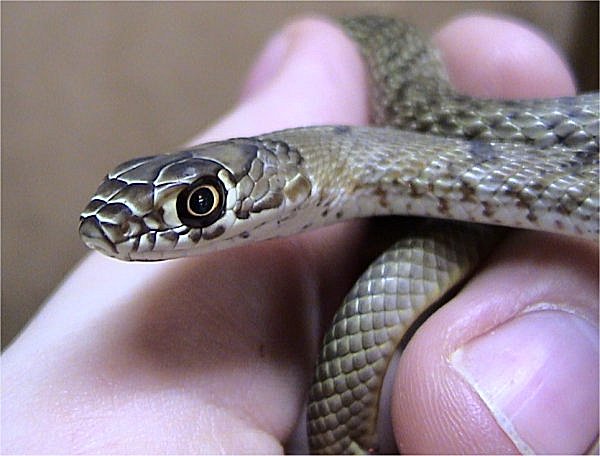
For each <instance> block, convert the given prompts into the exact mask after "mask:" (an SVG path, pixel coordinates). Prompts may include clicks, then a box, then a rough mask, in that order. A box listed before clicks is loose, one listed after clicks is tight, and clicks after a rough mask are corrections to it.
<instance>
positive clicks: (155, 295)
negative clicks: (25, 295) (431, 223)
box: [2, 16, 598, 453]
mask: <svg viewBox="0 0 600 456" xmlns="http://www.w3.org/2000/svg"><path fill="white" fill-rule="evenodd" d="M435 42H436V44H437V46H438V47H439V49H440V50H441V52H442V55H443V57H444V59H445V61H446V63H447V66H448V71H449V74H450V76H451V80H452V81H453V83H454V84H455V85H456V86H457V88H458V89H459V90H461V91H463V92H465V93H470V94H473V95H477V96H486V97H497V98H500V97H511V98H514V97H536V96H538V97H554V96H559V95H570V94H573V93H574V91H575V86H574V83H573V79H572V77H571V75H570V72H569V70H568V69H567V67H566V65H565V63H564V62H563V61H562V59H561V57H560V55H559V54H557V52H556V51H554V50H553V49H552V47H551V46H550V45H549V44H548V42H547V41H545V39H544V38H541V37H540V35H538V34H537V33H536V32H534V31H533V30H532V29H531V28H530V27H528V26H526V25H524V24H521V23H519V22H517V21H514V20H510V19H506V18H490V17H482V16H478V17H475V16H470V17H463V18H459V19H456V20H454V21H452V22H450V23H448V24H447V25H446V26H445V27H444V28H443V29H441V30H440V31H439V32H438V33H437V34H436V36H435ZM340 69H343V71H341V70H340ZM201 89H202V88H199V90H201ZM366 93H367V89H366V80H365V77H364V73H363V68H362V63H361V60H360V57H359V55H358V54H357V52H356V50H355V48H354V47H353V44H352V42H351V41H349V40H348V39H347V38H346V36H345V35H344V34H343V33H342V32H341V31H340V30H339V29H337V28H336V27H334V25H332V24H331V23H328V22H326V21H324V20H322V19H316V18H305V19H300V20H296V21H294V22H292V23H290V24H288V25H287V26H286V27H285V28H284V29H283V31H282V32H281V34H280V35H278V38H275V39H274V40H273V41H271V42H270V45H269V46H267V49H266V50H265V51H264V52H263V54H262V56H261V57H260V58H259V59H258V62H257V63H256V65H255V67H254V69H253V70H252V71H251V73H250V76H249V78H248V81H247V83H246V85H245V88H244V90H243V96H242V99H241V101H240V102H239V104H238V105H237V106H236V107H234V108H233V110H232V111H231V112H230V113H229V114H227V115H226V116H224V117H223V118H222V119H220V120H219V121H218V122H217V123H216V124H215V125H214V126H213V127H211V128H210V129H209V130H208V131H207V132H205V133H203V134H201V135H199V136H198V138H196V139H194V141H193V142H194V143H195V142H199V141H200V140H202V141H205V140H208V139H216V138H227V137H231V136H240V135H251V134H256V133H260V132H263V131H269V130H276V129H280V128H284V127H291V126H298V125H305V124H362V123H365V122H366V120H367V97H366ZM115 165H116V164H115ZM99 177H101V176H100V175H99ZM93 190H94V189H93V188H91V187H90V193H91V192H92V191H93ZM367 226H368V225H367V223H366V222H364V221H355V222H350V223H345V224H342V225H336V226H332V227H329V228H326V229H322V230H319V231H318V232H311V233H306V234H304V235H301V236H296V237H294V238H289V239H284V240H278V241H270V242H266V243H261V244H257V245H250V246H248V247H243V248H239V249H235V250H230V251H223V252H220V253H218V254H210V255H207V256H201V257H194V258H188V259H183V260H179V261H170V262H164V263H156V264H128V263H123V262H119V261H115V260H111V259H108V258H106V257H103V256H101V255H99V254H97V253H91V254H90V255H89V256H87V257H86V258H85V259H84V260H83V261H82V262H81V263H80V264H79V265H78V266H77V267H76V269H75V270H74V271H73V272H72V274H71V275H70V276H69V277H68V278H67V279H66V280H65V282H64V283H63V284H62V285H61V286H60V287H59V288H58V290H57V291H56V292H55V294H54V295H52V296H51V297H50V298H49V299H48V301H47V302H46V304H45V305H44V306H43V308H42V310H41V312H40V313H39V314H38V315H37V316H36V317H35V318H34V320H33V321H32V322H31V324H30V325H29V326H28V327H27V328H26V330H25V331H23V333H22V334H21V335H20V336H19V337H18V339H17V340H16V341H15V342H14V343H13V344H12V345H11V346H10V347H9V348H8V349H7V350H6V351H5V353H4V354H3V359H2V451H3V452H4V453H277V452H281V451H283V449H284V445H285V444H286V442H287V441H289V439H290V436H291V435H292V433H293V430H294V428H295V425H296V422H297V420H298V419H299V416H300V415H301V413H302V410H303V406H304V402H305V400H306V392H307V388H308V385H309V382H310V379H311V376H312V366H313V363H314V361H315V355H316V351H317V347H318V344H319V341H320V337H321V334H322V330H323V328H324V326H326V324H327V320H328V319H329V318H330V316H331V312H332V311H333V309H334V308H335V306H336V305H337V304H338V303H339V302H340V300H341V298H342V297H343V295H344V293H345V292H346V291H347V289H348V288H349V286H350V284H351V282H352V280H353V279H354V278H355V277H356V275H357V274H358V273H359V271H360V268H361V267H363V266H364V262H365V258H364V257H365V256H366V255H365V254H363V253H362V252H363V251H365V250H366V249H365V247H364V246H365V245H366V244H367V243H368V242H369V239H368V238H367V234H368V233H369V231H368V229H367ZM597 257H598V250H597V246H596V245H595V244H593V243H590V242H586V241H580V240H575V239H570V238H564V237H560V236H556V235H548V234H543V233H533V232H518V233H514V234H511V235H510V236H509V237H508V238H507V239H506V240H505V241H504V242H503V243H502V244H501V245H500V246H499V247H498V249H497V250H496V251H495V252H494V253H493V254H492V256H491V258H490V259H489V261H488V262H487V263H486V264H485V265H484V266H483V267H482V268H481V270H480V272H479V273H478V275H477V276H476V277H475V278H474V279H473V280H472V281H471V282H470V283H469V284H468V285H467V286H466V287H465V288H464V290H463V291H462V292H461V293H460V294H459V295H458V296H457V297H456V298H454V299H453V300H452V301H451V302H449V303H448V304H447V305H446V306H445V307H444V308H442V309H441V310H440V311H438V312H437V313H436V314H435V315H433V316H432V317H431V318H430V319H429V320H428V321H427V322H426V323H425V324H424V325H423V326H422V327H421V328H420V329H419V331H418V332H417V334H416V335H415V337H414V338H413V340H412V341H411V343H410V344H409V345H408V347H407V349H406V351H405V353H404V356H403V357H402V359H401V361H400V363H399V364H398V366H397V372H396V380H395V383H394V387H393V390H392V392H391V394H392V397H391V415H392V428H393V434H394V438H395V440H396V442H397V444H398V446H399V447H400V448H401V449H402V450H403V451H405V452H408V453H417V452H419V453H429V452H433V453H463V452H476V453H513V452H517V451H518V448H517V447H516V446H515V443H514V440H511V438H509V436H508V435H507V433H506V432H505V431H503V430H502V429H501V427H500V426H499V424H498V422H499V418H498V417H499V416H501V415H503V416H506V417H507V419H508V421H509V422H511V423H512V426H513V427H514V429H515V431H516V433H517V434H518V435H520V438H521V440H522V441H524V442H526V444H527V445H528V446H529V447H530V448H531V449H532V450H534V451H536V452H543V453H550V452H560V453H578V452H583V451H585V450H586V448H587V447H588V445H589V444H591V443H592V441H593V439H594V438H595V436H596V435H597V429H598V406H597V404H598V265H597ZM461 347H462V348H461ZM459 349H460V350H459ZM457 350H459V351H457ZM517 372H519V373H521V374H522V375H516V374H515V373H517ZM468 378H471V379H473V378H475V379H478V380H477V383H476V384H475V383H473V382H472V383H471V384H470V383H469V381H468V380H467V379H468ZM515 378H516V379H517V380H515ZM510 381H512V382H513V383H515V384H512V387H511V388H504V387H505V386H506V385H507V384H509V383H510ZM519 381H521V383H519ZM477 391H479V392H480V393H481V394H482V396H480V395H478V393H477ZM488 393H489V394H488ZM482 397H484V399H482ZM490 397H491V398H492V399H490ZM486 402H487V404H488V405H486ZM505 429H506V427H505ZM521 450H522V447H521Z"/></svg>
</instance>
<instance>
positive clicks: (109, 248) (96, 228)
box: [79, 216, 117, 255]
mask: <svg viewBox="0 0 600 456" xmlns="http://www.w3.org/2000/svg"><path fill="white" fill-rule="evenodd" d="M79 235H80V236H81V239H82V240H83V242H84V243H85V245H87V246H88V247H89V248H91V249H95V250H100V251H102V252H106V253H108V254H109V255H110V254H115V253H117V249H116V248H115V246H114V244H113V243H112V242H111V241H110V240H109V239H108V236H107V234H106V231H105V230H104V229H103V227H102V224H101V223H100V222H99V221H98V219H97V218H96V217H94V216H90V217H85V218H81V220H80V222H79Z"/></svg>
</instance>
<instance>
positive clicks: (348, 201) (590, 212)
mask: <svg viewBox="0 0 600 456" xmlns="http://www.w3.org/2000/svg"><path fill="white" fill-rule="evenodd" d="M268 138H269V140H270V141H281V142H284V143H285V144H286V146H287V147H289V148H290V149H293V150H296V151H297V152H298V154H299V157H300V166H301V173H302V174H303V175H304V176H305V178H306V181H307V182H310V185H311V191H310V197H309V198H307V199H306V201H305V202H304V203H303V204H302V207H301V208H300V209H301V210H302V212H303V213H310V216H307V217H305V219H309V221H308V222H307V223H305V227H304V228H314V227H318V226H322V225H327V224H329V223H333V222H336V221H339V220H344V219H350V218H355V217H369V216H374V215H411V216H423V217H434V218H442V219H453V220H461V221H468V222H475V223H484V224H493V225H504V226H510V227H516V228H527V229H535V230H543V231H550V232H557V233H564V234H569V235H576V236H579V237H584V238H589V239H593V240H596V239H597V236H598V215H597V214H598V207H599V202H598V194H597V186H596V182H597V180H598V155H597V151H594V150H591V151H589V152H587V153H586V152H585V151H580V150H576V149H568V148H564V147H562V146H556V147H551V148H548V149H546V150H540V149H538V148H536V147H527V146H524V145H522V144H513V143H502V142H483V141H465V140H460V139H454V138H443V137H437V136H432V135H423V134H419V133H412V132H402V131H398V130H396V129H391V128H372V127H340V126H331V127H310V128H300V129H292V130H284V131H281V132H275V133H271V134H269V135H268ZM263 139H264V138H263ZM541 154H543V155H541ZM583 182H585V184H584V183H583ZM296 210H297V209H296V208H295V209H294V211H296Z"/></svg>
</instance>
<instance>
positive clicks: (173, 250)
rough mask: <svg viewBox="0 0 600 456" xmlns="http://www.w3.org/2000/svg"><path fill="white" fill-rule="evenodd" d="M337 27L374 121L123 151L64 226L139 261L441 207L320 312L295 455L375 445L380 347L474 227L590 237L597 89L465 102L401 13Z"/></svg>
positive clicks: (462, 273) (439, 289)
mask: <svg viewBox="0 0 600 456" xmlns="http://www.w3.org/2000/svg"><path fill="white" fill-rule="evenodd" d="M343 26H344V27H345V29H346V30H347V32H348V33H349V34H350V36H351V37H352V38H353V39H354V40H355V41H356V42H357V43H358V45H359V47H360V49H361V51H362V53H363V56H364V58H365V61H366V63H367V66H368V68H369V71H370V77H371V80H372V84H371V86H372V93H371V100H372V105H373V107H372V113H373V114H372V117H373V123H374V124H376V125H377V126H371V127H347V126H322V127H307V128H295V129H289V130H283V131H278V132H273V133H268V134H263V135H260V136H256V137H251V138H236V139H230V140H226V141H219V142H213V143H208V144H204V145H200V146H196V147H192V148H190V149H186V150H183V151H180V152H177V153H174V154H165V155H159V156H155V157H144V158H139V159H135V160H131V161H129V162H126V163H123V164H122V165H120V166H118V167H117V168H116V169H115V170H114V171H112V172H111V173H109V174H108V175H107V177H106V178H105V180H104V181H103V183H102V184H101V185H100V187H99V188H98V190H97V192H96V194H95V195H94V196H93V197H92V199H91V201H90V203H89V204H88V205H87V207H86V208H85V209H84V211H83V213H82V215H81V218H80V228H79V231H80V234H81V236H82V238H83V240H84V242H85V243H86V244H87V245H88V246H89V247H91V248H94V249H97V250H99V251H101V252H103V253H105V254H107V255H110V256H113V257H116V258H120V259H124V260H142V261H144V260H162V259H167V258H177V257H182V256H188V255H194V254H199V253H204V252H207V251H211V250H218V249H223V248H228V247H232V246H235V245H239V244H243V243H247V242H254V241H258V240H262V239H269V238H274V237H281V236H287V235H292V234H295V233H298V232H301V231H304V230H307V229H313V228H317V227H320V226H324V225H327V224H330V223H335V222H338V221H341V220H346V219H350V218H355V217H370V216H374V215H390V214H394V215H411V216H419V217H428V218H435V219H446V221H440V220H437V221H435V222H423V223H421V225H420V228H419V231H418V232H415V233H414V234H411V235H405V236H403V237H402V238H401V239H399V240H398V242H397V243H396V244H394V245H393V246H392V247H391V248H390V249H389V250H387V251H386V252H384V253H383V254H382V255H381V256H380V257H379V258H378V259H377V260H376V261H375V262H374V263H373V264H372V265H371V266H370V267H369V269H368V270H367V271H365V273H364V274H363V275H362V276H361V278H360V279H359V280H358V281H357V283H356V284H355V286H354V287H353V289H352V290H351V291H350V292H349V294H348V296H347V297H346V299H345V301H344V303H343V305H342V306H341V308H340V309H339V311H338V312H337V314H336V315H335V317H334V322H333V324H332V326H331V329H330V330H329V331H328V332H327V334H326V336H325V340H324V344H323V347H322V349H321V353H320V357H319V361H318V364H317V369H316V373H315V380H314V382H313V385H312V387H311V389H310V401H309V408H308V433H309V441H310V446H311V451H313V452H324V453H347V452H352V453H361V452H373V451H376V450H377V436H376V421H377V409H378V401H379V395H380V390H381V384H382V381H383V376H384V374H385V371H386V369H387V365H388V362H389V360H390V358H391V355H392V354H393V352H394V351H395V350H396V347H397V346H398V344H399V343H400V341H401V340H402V338H403V337H404V335H405V334H406V332H407V331H408V330H409V329H410V328H411V326H412V325H413V324H414V323H415V322H418V321H419V320H420V317H422V315H423V314H424V313H425V312H427V310H428V309H429V308H431V306H432V305H434V304H437V303H439V302H440V300H441V299H442V298H444V296H446V295H447V294H448V293H450V292H452V291H453V290H454V289H455V288H456V286H457V285H458V284H460V283H461V282H463V281H464V280H465V279H466V278H467V277H468V276H469V275H470V274H471V273H472V271H473V270H474V269H475V268H476V266H477V264H478V263H479V262H480V261H481V259H482V258H484V257H485V255H487V252H489V251H490V249H491V248H492V246H493V245H494V243H495V242H496V240H497V239H498V236H499V234H498V232H499V231H502V229H500V228H498V227H492V226H490V225H500V226H503V227H515V228H527V229H533V230H543V231H551V232H556V233H563V234H566V235H571V236H578V237H583V238H587V239H591V240H597V237H598V214H599V201H598V163H599V157H598V129H599V119H600V115H599V98H598V94H587V95H580V96H577V97H568V98H558V99H549V100H522V101H500V100H477V99H472V98H469V97H466V96H463V95H460V94H457V93H455V92H454V91H453V90H452V89H451V87H450V85H449V83H448V81H447V79H446V77H445V76H444V72H443V69H442V66H441V64H440V63H439V61H438V59H437V57H436V53H435V51H434V50H432V49H431V48H430V47H429V45H428V44H427V42H426V41H425V40H423V39H422V38H420V36H419V34H418V33H417V32H416V31H415V30H414V28H413V27H411V26H409V25H407V24H405V23H403V22H399V21H396V20H393V19H388V18H380V17H360V18H353V19H349V20H345V21H343ZM457 221H459V222H457ZM465 222H466V223H465ZM482 224H483V225H482ZM513 437H514V436H513ZM513 441H515V444H516V445H517V446H518V447H519V449H521V450H523V451H527V450H528V448H527V446H526V445H525V443H524V442H520V441H519V440H518V438H517V437H514V438H513Z"/></svg>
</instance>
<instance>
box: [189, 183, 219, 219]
mask: <svg viewBox="0 0 600 456" xmlns="http://www.w3.org/2000/svg"><path fill="white" fill-rule="evenodd" d="M213 191H214V190H212V189H210V188H208V187H200V188H199V189H197V190H195V191H194V192H192V194H191V195H190V198H189V200H188V203H189V206H190V212H192V213H195V214H197V215H206V214H208V213H209V212H210V211H211V210H212V209H213V207H214V205H215V195H214V193H213Z"/></svg>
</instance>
